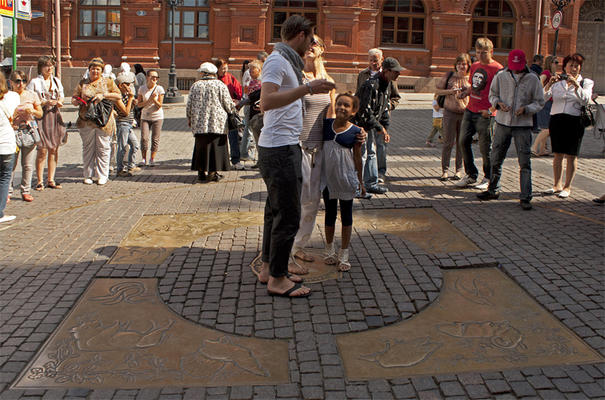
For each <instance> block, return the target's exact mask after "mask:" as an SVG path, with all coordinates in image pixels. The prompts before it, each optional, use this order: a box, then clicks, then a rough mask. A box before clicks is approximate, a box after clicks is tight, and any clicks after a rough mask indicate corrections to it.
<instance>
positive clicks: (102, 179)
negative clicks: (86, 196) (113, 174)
mask: <svg viewBox="0 0 605 400" xmlns="http://www.w3.org/2000/svg"><path fill="white" fill-rule="evenodd" d="M106 183H107V178H99V180H98V181H97V185H104V184H106Z"/></svg>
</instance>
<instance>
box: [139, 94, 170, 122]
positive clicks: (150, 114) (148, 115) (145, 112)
mask: <svg viewBox="0 0 605 400" xmlns="http://www.w3.org/2000/svg"><path fill="white" fill-rule="evenodd" d="M154 89H155V91H154ZM152 93H153V96H154V97H155V96H161V95H163V94H165V93H166V91H164V88H163V87H161V86H160V85H155V86H154V88H153V89H147V86H141V87H140V88H139V94H140V95H141V96H143V101H147V99H149V96H151V94H152ZM141 119H142V120H145V121H157V120H159V119H164V108H163V107H158V106H157V105H156V104H155V103H150V104H149V105H147V106H145V107H143V109H142V110H141Z"/></svg>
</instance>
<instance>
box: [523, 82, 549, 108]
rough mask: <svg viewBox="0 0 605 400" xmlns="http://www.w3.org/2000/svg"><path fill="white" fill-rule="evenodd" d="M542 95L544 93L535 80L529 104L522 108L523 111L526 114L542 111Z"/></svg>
mask: <svg viewBox="0 0 605 400" xmlns="http://www.w3.org/2000/svg"><path fill="white" fill-rule="evenodd" d="M543 93H544V92H543V90H542V83H541V82H540V81H539V80H538V79H535V82H534V87H533V91H532V94H531V99H532V101H531V103H529V104H528V105H526V106H525V107H523V108H524V110H523V111H524V112H525V113H527V114H535V113H537V112H538V111H540V110H541V109H543V108H544V103H545V101H544V94H543Z"/></svg>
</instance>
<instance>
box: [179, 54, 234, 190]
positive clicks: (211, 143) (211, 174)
mask: <svg viewBox="0 0 605 400" xmlns="http://www.w3.org/2000/svg"><path fill="white" fill-rule="evenodd" d="M198 71H199V72H200V74H201V77H200V80H198V81H197V82H195V83H194V84H193V86H191V89H190V90H189V97H188V98H187V108H186V114H187V123H188V124H189V127H191V130H192V131H193V136H194V137H195V147H194V149H193V157H192V160H191V170H192V171H197V177H198V180H200V181H215V182H216V181H219V180H220V179H221V178H222V177H223V176H222V175H220V174H219V173H218V171H229V169H230V165H229V146H228V138H227V132H228V131H227V118H228V115H229V114H232V113H236V112H237V111H236V110H235V104H234V103H233V100H231V96H230V95H229V90H228V89H227V86H225V85H224V84H223V83H222V82H221V81H219V80H218V78H217V76H216V73H217V68H216V66H215V65H214V64H212V63H209V62H205V63H203V64H202V65H201V66H200V68H199V69H198ZM206 173H208V175H207V176H206Z"/></svg>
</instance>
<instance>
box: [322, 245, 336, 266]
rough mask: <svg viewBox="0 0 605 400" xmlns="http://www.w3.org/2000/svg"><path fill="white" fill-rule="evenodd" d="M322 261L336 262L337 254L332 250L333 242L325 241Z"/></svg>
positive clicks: (333, 263)
mask: <svg viewBox="0 0 605 400" xmlns="http://www.w3.org/2000/svg"><path fill="white" fill-rule="evenodd" d="M324 263H325V264H326V265H335V264H337V263H338V256H337V255H336V252H335V251H334V242H332V243H326V248H325V251H324Z"/></svg>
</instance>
